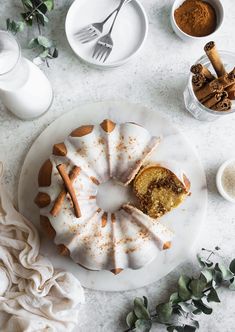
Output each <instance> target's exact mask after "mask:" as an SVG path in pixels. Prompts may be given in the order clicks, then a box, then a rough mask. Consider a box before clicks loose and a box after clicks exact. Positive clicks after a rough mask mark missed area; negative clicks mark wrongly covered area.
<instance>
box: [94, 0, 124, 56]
mask: <svg viewBox="0 0 235 332" xmlns="http://www.w3.org/2000/svg"><path fill="white" fill-rule="evenodd" d="M127 2H129V0H121V2H120V4H119V6H118V8H117V9H116V11H117V12H116V14H115V17H114V19H113V23H112V25H111V27H110V29H109V32H108V33H107V34H106V35H105V36H103V37H101V38H100V39H98V41H97V43H96V45H95V49H94V53H93V55H92V57H93V58H96V59H98V58H99V59H98V60H99V61H101V60H102V58H103V62H105V61H106V60H107V59H108V57H109V55H110V53H111V52H112V49H113V39H112V37H111V34H112V31H113V27H114V24H115V22H116V19H117V16H118V13H119V12H120V10H121V8H122V6H123V5H124V4H125V3H127Z"/></svg>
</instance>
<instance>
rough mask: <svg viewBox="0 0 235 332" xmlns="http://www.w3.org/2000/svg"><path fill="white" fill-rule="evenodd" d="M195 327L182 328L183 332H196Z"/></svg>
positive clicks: (186, 326)
mask: <svg viewBox="0 0 235 332" xmlns="http://www.w3.org/2000/svg"><path fill="white" fill-rule="evenodd" d="M196 329H197V328H196V327H195V326H192V325H185V326H184V332H195V331H196Z"/></svg>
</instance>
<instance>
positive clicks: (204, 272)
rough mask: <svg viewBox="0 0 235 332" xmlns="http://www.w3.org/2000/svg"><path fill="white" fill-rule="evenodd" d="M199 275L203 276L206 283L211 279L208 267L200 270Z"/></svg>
mask: <svg viewBox="0 0 235 332" xmlns="http://www.w3.org/2000/svg"><path fill="white" fill-rule="evenodd" d="M201 275H203V277H204V278H205V280H206V282H207V284H208V283H209V282H211V281H212V279H213V272H212V271H211V270H209V269H203V270H202V271H201Z"/></svg>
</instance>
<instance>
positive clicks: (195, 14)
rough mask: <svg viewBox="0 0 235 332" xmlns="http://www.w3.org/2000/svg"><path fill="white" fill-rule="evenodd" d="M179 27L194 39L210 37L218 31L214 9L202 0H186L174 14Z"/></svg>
mask: <svg viewBox="0 0 235 332" xmlns="http://www.w3.org/2000/svg"><path fill="white" fill-rule="evenodd" d="M174 17H175V21H176V24H177V25H178V27H179V28H180V29H181V30H182V31H183V32H185V33H187V34H188V35H191V36H194V37H203V36H208V35H210V34H211V33H213V32H214V31H215V29H216V24H217V18H216V13H215V10H214V8H213V7H212V6H211V5H210V4H209V3H207V2H205V1H202V0H186V1H185V2H184V3H183V4H182V5H181V6H180V7H179V8H177V9H176V10H175V13H174Z"/></svg>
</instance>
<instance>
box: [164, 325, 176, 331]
mask: <svg viewBox="0 0 235 332" xmlns="http://www.w3.org/2000/svg"><path fill="white" fill-rule="evenodd" d="M166 329H167V331H168V332H174V331H175V326H168V327H167V328H166Z"/></svg>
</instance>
